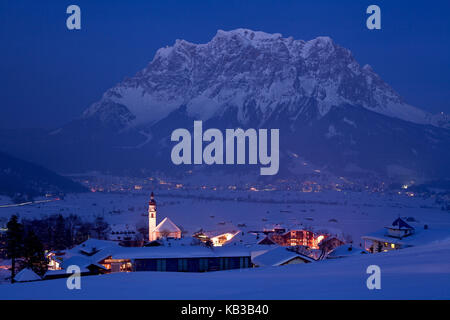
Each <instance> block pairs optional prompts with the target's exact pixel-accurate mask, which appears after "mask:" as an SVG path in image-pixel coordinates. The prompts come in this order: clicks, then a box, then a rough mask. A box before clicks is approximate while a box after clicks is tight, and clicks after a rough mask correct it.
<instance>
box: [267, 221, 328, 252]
mask: <svg viewBox="0 0 450 320" xmlns="http://www.w3.org/2000/svg"><path fill="white" fill-rule="evenodd" d="M264 233H265V234H266V237H265V238H263V239H262V240H260V241H259V242H258V243H259V244H273V243H275V244H277V245H280V246H285V247H293V246H305V247H308V248H311V249H318V248H319V243H320V242H321V241H322V240H323V239H325V238H326V236H325V235H320V234H316V233H314V232H313V231H309V230H304V229H292V230H288V231H286V228H282V227H278V226H276V227H274V228H273V229H272V230H264Z"/></svg>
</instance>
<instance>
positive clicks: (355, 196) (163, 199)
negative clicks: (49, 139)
mask: <svg viewBox="0 0 450 320" xmlns="http://www.w3.org/2000/svg"><path fill="white" fill-rule="evenodd" d="M205 193H206V192H199V193H198V194H200V195H204V194H205ZM163 195H164V193H163V192H160V193H155V198H156V201H157V205H158V208H157V220H158V223H159V222H160V221H162V219H164V217H170V219H171V220H172V221H173V222H175V223H176V224H177V225H178V226H181V227H182V228H183V229H184V230H186V231H187V232H188V233H193V232H195V231H198V230H199V229H200V228H203V229H204V230H215V229H220V230H227V229H230V231H231V230H232V229H239V230H241V229H244V231H245V229H247V230H255V229H261V228H262V227H264V226H267V225H269V226H270V225H273V224H276V223H279V224H283V225H288V226H289V225H296V224H302V225H303V226H306V227H314V228H316V229H317V230H319V229H325V230H328V231H329V232H330V233H338V234H339V233H343V234H345V235H349V236H351V238H352V239H353V241H354V244H355V245H356V246H358V245H359V242H360V238H361V236H362V235H365V234H367V233H371V232H374V231H377V230H379V229H380V228H383V227H384V226H386V225H388V224H390V223H392V221H394V220H395V219H396V218H397V217H399V216H401V217H413V218H414V219H415V220H417V221H419V223H420V224H428V225H429V227H430V228H431V229H432V228H433V227H434V226H436V227H439V228H448V229H449V230H450V213H449V212H447V211H442V210H440V207H439V206H437V205H435V203H434V200H433V199H420V198H416V197H407V196H404V195H401V196H391V195H389V196H388V195H381V194H377V193H365V192H336V191H327V192H317V193H314V192H312V193H302V192H297V193H294V192H290V193H288V192H227V191H223V192H216V193H213V194H212V195H214V196H220V197H223V198H228V199H235V198H240V199H244V201H235V200H220V201H219V200H205V199H198V198H192V197H191V198H187V196H192V195H193V193H192V192H191V193H186V192H183V191H179V192H175V191H173V192H171V195H172V196H171V197H167V196H163ZM178 196H180V197H178ZM194 196H195V195H194ZM0 201H1V202H0V205H4V204H8V203H9V202H8V201H9V200H8V199H7V198H5V197H2V198H0ZM148 201H149V195H147V194H145V193H135V194H114V193H98V192H97V193H87V194H78V195H68V196H67V197H66V198H65V199H64V200H59V201H54V202H48V203H39V204H33V205H25V206H19V207H6V208H2V207H0V220H2V221H3V222H5V221H7V219H8V218H9V217H10V216H11V215H12V214H19V216H20V218H33V217H36V218H39V217H41V216H45V215H50V214H62V215H69V214H71V213H74V214H78V215H79V216H81V217H84V218H85V219H90V220H92V219H93V218H94V217H95V216H97V215H102V216H104V217H105V219H106V220H107V221H108V222H109V223H110V224H131V225H136V226H137V227H138V228H139V227H145V226H147V217H146V216H145V215H146V213H147V206H148ZM242 224H245V225H246V227H244V228H242V227H238V225H242Z"/></svg>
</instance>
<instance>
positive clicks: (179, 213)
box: [0, 191, 450, 299]
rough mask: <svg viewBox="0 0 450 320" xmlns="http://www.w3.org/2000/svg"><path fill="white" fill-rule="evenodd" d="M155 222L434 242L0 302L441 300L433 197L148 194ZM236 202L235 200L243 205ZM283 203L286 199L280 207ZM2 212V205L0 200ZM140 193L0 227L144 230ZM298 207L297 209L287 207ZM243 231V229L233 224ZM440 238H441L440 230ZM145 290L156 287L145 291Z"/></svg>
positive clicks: (14, 295)
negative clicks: (74, 221)
mask: <svg viewBox="0 0 450 320" xmlns="http://www.w3.org/2000/svg"><path fill="white" fill-rule="evenodd" d="M155 196H156V201H157V203H158V216H157V219H158V222H159V221H161V220H162V219H163V218H164V217H166V216H168V217H170V219H171V220H172V221H174V222H175V223H176V224H177V225H178V226H182V227H183V229H185V230H187V231H188V233H192V232H195V231H197V230H199V229H200V228H203V229H204V230H215V229H220V230H224V229H227V228H228V229H239V230H244V231H245V230H247V231H250V230H255V229H260V228H263V227H264V226H266V225H271V224H274V223H281V224H284V225H292V224H303V226H308V227H313V228H315V229H322V230H327V231H329V232H330V233H336V234H341V235H342V234H343V235H347V238H349V237H351V238H352V240H353V243H354V246H355V247H357V246H359V245H360V243H361V236H362V235H365V234H368V233H371V232H375V231H377V230H379V229H381V228H383V227H384V226H386V225H388V224H390V223H392V221H393V220H395V219H396V218H397V217H399V216H401V217H413V218H414V219H415V220H416V221H417V224H416V225H419V226H420V225H424V224H427V225H428V227H429V229H428V230H427V231H426V232H431V233H432V232H433V230H439V233H438V234H439V237H438V238H437V239H433V240H432V241H430V242H428V243H427V244H425V245H419V246H414V247H412V248H407V249H402V250H396V251H393V252H389V253H379V254H373V255H372V254H367V255H355V256H352V257H348V258H342V259H334V260H326V261H320V262H313V263H310V264H302V265H289V266H283V267H274V268H254V269H246V270H232V271H220V272H211V273H204V274H192V273H169V272H159V273H157V272H137V273H120V274H110V275H100V276H89V277H84V278H82V289H81V290H68V289H67V287H66V280H65V279H60V280H48V281H40V282H34V283H23V284H14V285H9V284H3V285H1V286H0V298H1V299H93V298H96V299H102V298H105V299H119V298H120V299H316V298H317V299H347V298H348V299H449V298H450V289H449V288H450V213H449V212H448V211H443V210H441V209H440V207H439V206H437V205H435V203H434V200H433V199H420V198H416V197H406V196H388V195H381V194H376V193H365V192H358V193H356V192H353V193H352V192H345V193H344V192H332V191H330V192H319V193H297V194H293V193H290V194H289V195H288V194H287V193H278V192H248V193H245V194H244V193H239V194H235V193H232V192H225V193H221V196H223V197H225V198H229V199H233V197H239V198H241V201H235V200H221V201H219V200H205V199H198V198H187V197H186V194H185V193H183V192H180V194H179V196H181V197H177V196H176V194H175V195H174V194H172V195H171V196H170V197H169V196H163V194H162V192H161V193H159V194H158V193H156V195H155ZM242 199H245V201H243V200H242ZM286 199H287V200H288V201H286ZM0 200H1V201H2V203H0V204H6V203H7V202H8V200H7V199H6V198H1V199H0ZM148 200H149V197H148V195H147V194H112V193H88V194H80V195H69V196H67V197H66V198H65V199H64V200H60V201H54V202H48V203H40V204H34V205H25V206H20V207H6V208H0V219H1V218H3V219H7V218H8V217H9V216H10V215H11V214H13V213H18V214H19V215H20V217H22V218H31V217H39V216H42V215H47V214H54V213H61V214H63V215H68V214H70V213H75V214H78V215H80V216H82V217H85V218H87V219H90V218H93V217H94V216H96V215H104V216H105V218H106V219H107V221H108V222H109V223H128V224H135V225H137V226H138V227H139V226H145V225H146V223H147V220H146V219H147V218H146V216H145V213H146V211H147V204H148ZM297 200H298V201H297ZM243 224H245V226H243ZM445 230H448V233H446V232H443V231H445ZM372 264H376V265H379V266H380V267H381V272H382V289H381V290H368V289H367V287H366V279H367V277H368V275H367V274H366V268H367V267H368V266H369V265H372ZM154 288H158V289H157V290H155V289H154Z"/></svg>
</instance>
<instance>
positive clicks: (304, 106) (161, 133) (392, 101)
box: [0, 29, 450, 178]
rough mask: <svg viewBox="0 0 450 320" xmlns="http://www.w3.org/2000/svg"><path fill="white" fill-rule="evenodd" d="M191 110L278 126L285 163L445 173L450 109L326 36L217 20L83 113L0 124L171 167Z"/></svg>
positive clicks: (16, 148) (81, 155)
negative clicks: (438, 107) (49, 121)
mask: <svg viewBox="0 0 450 320" xmlns="http://www.w3.org/2000/svg"><path fill="white" fill-rule="evenodd" d="M194 120H203V121H204V128H205V129H206V128H207V127H214V128H222V129H224V128H236V127H242V128H279V129H280V154H281V159H280V175H290V176H291V175H292V174H295V172H298V170H297V169H298V167H299V165H300V164H299V163H297V162H298V161H299V160H298V159H296V158H295V157H292V154H297V155H299V156H300V158H301V159H304V160H306V161H308V162H309V163H314V164H315V165H316V166H318V167H321V168H324V169H327V170H329V171H331V172H335V173H339V174H340V175H345V174H354V173H357V174H360V173H363V174H366V173H368V172H370V173H376V174H381V175H389V176H392V175H394V176H395V175H401V176H407V177H414V178H417V177H420V178H450V168H449V166H448V163H449V162H450V130H449V128H450V121H449V117H448V116H447V115H445V114H438V115H431V114H429V113H427V112H425V111H423V110H421V109H418V108H416V107H413V106H410V105H409V104H407V103H406V102H405V101H404V100H403V99H402V98H401V97H400V96H399V94H398V93H396V92H395V91H394V89H392V88H391V87H390V86H389V85H388V84H387V83H385V82H384V81H383V80H382V79H381V78H380V77H379V76H378V75H377V74H376V73H375V72H374V70H372V68H371V67H370V66H368V65H365V66H360V65H359V64H358V62H357V61H356V60H355V59H354V57H353V56H352V54H351V52H350V51H349V50H348V49H346V48H343V47H341V46H339V45H337V44H336V43H334V42H333V40H331V39H330V38H329V37H318V38H316V39H313V40H310V41H303V40H295V39H293V38H291V37H289V38H283V37H282V36H281V35H280V34H268V33H264V32H255V31H251V30H247V29H237V30H233V31H228V32H226V31H221V30H219V31H218V32H217V34H216V35H215V36H214V37H213V39H212V40H211V41H210V42H208V43H206V44H193V43H189V42H187V41H184V40H177V41H176V42H175V44H174V45H173V46H171V47H166V48H161V49H159V50H158V51H157V52H156V54H155V57H154V59H153V60H152V61H151V62H150V63H149V64H148V66H147V67H146V68H145V69H143V70H141V71H140V72H138V73H137V74H136V75H135V76H134V77H132V78H128V79H126V80H124V81H123V82H121V83H119V84H118V85H116V86H115V87H113V88H111V89H109V90H108V91H106V92H105V93H104V95H103V97H102V98H101V99H100V100H99V101H98V102H96V103H94V104H93V105H91V106H90V107H89V108H88V109H87V110H86V111H85V112H84V113H83V114H82V116H81V117H80V118H79V119H75V120H74V121H72V122H71V123H69V124H67V125H66V126H63V127H62V128H59V129H57V130H53V131H50V132H45V133H43V134H41V135H39V134H33V135H32V136H30V135H29V134H28V135H27V134H25V133H23V134H18V133H14V134H12V133H3V134H1V133H0V143H1V144H2V145H3V146H4V148H5V149H6V150H7V151H9V152H10V153H12V154H15V155H18V156H21V157H24V158H27V159H32V160H34V161H36V162H38V163H42V164H44V165H46V166H48V167H50V168H52V169H55V170H58V171H62V172H67V171H69V172H74V171H78V172H79V171H86V170H118V171H125V172H136V171H139V172H141V169H146V170H150V171H154V170H162V171H167V172H170V173H174V172H176V171H177V170H184V171H186V170H189V169H188V168H186V167H184V166H181V167H183V168H181V167H180V166H178V167H177V166H175V165H173V164H172V163H171V161H170V149H171V147H172V145H173V144H172V143H171V141H170V134H171V133H172V131H173V130H174V129H177V128H188V129H190V128H192V125H193V121H194ZM11 137H14V139H13V140H12V139H11ZM17 141H19V142H17ZM300 158H299V159H300ZM233 167H236V166H233ZM233 170H235V168H233Z"/></svg>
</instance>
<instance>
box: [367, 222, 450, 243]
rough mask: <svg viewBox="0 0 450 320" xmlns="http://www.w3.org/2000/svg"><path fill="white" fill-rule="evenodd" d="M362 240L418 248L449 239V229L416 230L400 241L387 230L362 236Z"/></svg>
mask: <svg viewBox="0 0 450 320" xmlns="http://www.w3.org/2000/svg"><path fill="white" fill-rule="evenodd" d="M361 238H362V239H363V240H375V241H380V242H387V243H393V244H398V245H403V246H417V245H423V244H429V243H432V242H437V241H441V240H444V239H448V238H449V232H448V229H445V228H433V227H430V228H428V229H424V228H415V232H414V233H413V234H412V235H409V236H406V237H403V238H402V239H399V238H394V237H391V236H389V235H388V234H386V230H384V229H382V230H379V231H377V232H373V233H370V234H367V235H365V236H362V237H361Z"/></svg>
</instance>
